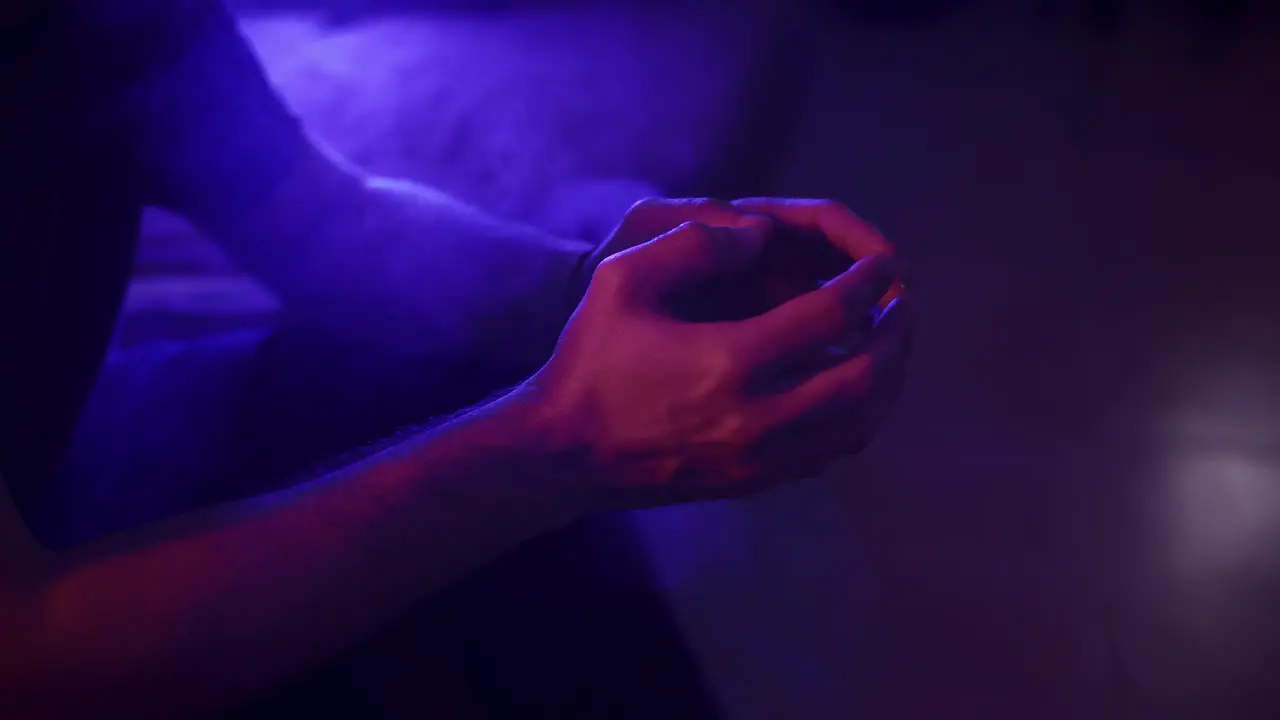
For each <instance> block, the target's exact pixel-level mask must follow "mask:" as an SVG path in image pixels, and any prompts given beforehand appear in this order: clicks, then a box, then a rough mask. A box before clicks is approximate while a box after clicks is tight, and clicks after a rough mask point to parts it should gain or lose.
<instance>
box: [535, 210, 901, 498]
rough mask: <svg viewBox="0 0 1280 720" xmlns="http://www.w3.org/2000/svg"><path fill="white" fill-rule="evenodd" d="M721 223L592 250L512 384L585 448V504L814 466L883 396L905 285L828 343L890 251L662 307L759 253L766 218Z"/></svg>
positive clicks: (847, 439) (854, 436)
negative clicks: (734, 294) (733, 308)
mask: <svg viewBox="0 0 1280 720" xmlns="http://www.w3.org/2000/svg"><path fill="white" fill-rule="evenodd" d="M734 222H738V223H739V225H738V226H736V227H714V226H710V225H708V224H704V223H699V222H688V223H683V224H680V225H679V226H678V227H676V228H675V229H674V230H671V231H670V232H667V233H665V234H662V235H660V236H659V237H657V238H656V239H654V240H652V241H649V242H646V243H643V244H641V245H638V246H636V247H633V248H631V249H629V250H625V251H623V252H621V253H618V254H616V255H613V256H612V257H610V258H609V259H608V260H606V261H605V262H603V263H602V264H601V265H600V267H599V269H598V270H597V272H596V273H595V276H594V278H593V280H592V282H591V285H590V288H589V289H588V291H587V294H586V298H585V299H584V301H583V303H582V304H581V306H580V307H579V308H578V310H577V312H576V313H575V314H574V316H573V318H572V319H571V320H570V322H569V325H568V327H566V329H565V332H564V334H563V335H562V336H561V338H560V343H559V345H558V346H557V348H556V351H555V354H554V356H553V357H552V359H551V361H550V362H549V363H548V364H547V365H546V366H545V367H544V368H543V369H542V370H541V371H540V372H539V373H538V374H537V375H535V376H534V377H533V378H532V379H531V380H530V383H529V385H528V386H527V387H526V389H527V391H528V392H531V393H534V394H535V396H536V397H538V398H539V403H540V404H541V405H542V406H543V408H544V409H545V412H546V415H547V417H549V418H551V423H552V426H553V427H555V428H556V432H557V433H558V434H559V435H560V437H561V438H570V441H569V442H570V445H571V446H573V447H579V448H582V449H584V450H585V451H586V455H587V456H588V457H589V464H590V467H591V472H589V473H587V477H588V478H590V480H589V482H590V485H591V486H590V487H589V488H587V491H588V494H589V495H590V502H591V505H592V506H593V507H601V506H606V507H644V506H653V505H663V504H669V503H674V502H684V501H691V500H704V499H713V498H723V497H732V496H738V495H743V494H747V493H752V492H755V491H759V490H763V489H766V488H770V487H773V486H776V485H778V484H780V483H784V482H786V481H789V480H793V479H798V478H802V477H808V476H812V475H815V474H817V473H819V472H821V471H822V470H824V469H825V468H826V467H827V466H829V465H830V464H831V463H832V462H834V461H835V460H836V459H838V458H840V457H842V456H844V455H848V454H851V453H856V452H858V451H859V450H861V449H862V447H864V446H865V445H866V443H867V442H868V440H869V438H870V436H871V433H872V431H873V430H874V428H875V427H876V426H877V425H878V424H879V422H880V421H881V419H882V418H883V417H884V415H885V414H886V412H887V410H888V408H889V406H890V405H891V404H892V401H893V398H894V396H895V395H896V392H897V388H898V386H899V385H900V383H901V378H902V371H903V365H904V362H905V359H906V356H907V354H908V348H909V345H910V340H911V335H912V326H913V316H914V312H913V309H912V305H911V303H910V301H909V299H908V298H906V297H902V298H899V299H898V300H896V301H895V302H893V303H891V304H890V305H889V306H888V309H887V310H886V311H885V312H884V314H883V315H882V316H881V317H880V319H879V321H878V322H877V324H876V326H875V328H874V331H873V332H872V334H871V336H870V338H869V339H868V341H867V343H866V344H865V345H864V346H863V347H862V348H861V349H860V350H859V351H858V352H857V353H854V354H851V355H846V356H843V357H840V358H838V359H836V360H834V361H833V360H832V359H831V356H830V355H829V353H828V351H827V349H828V348H829V347H830V346H831V345H832V344H834V343H836V342H838V341H839V340H840V339H841V338H843V337H845V336H846V335H847V333H848V332H849V331H850V330H851V329H853V328H854V327H856V325H857V324H858V323H859V321H860V319H861V318H862V317H863V315H864V314H865V313H866V311H867V310H868V309H870V308H872V307H873V306H874V305H875V304H876V302H877V301H878V300H879V299H880V298H881V297H882V296H884V295H885V293H886V292H887V291H888V290H889V288H890V286H891V285H892V284H893V282H894V281H895V279H896V267H895V262H894V261H893V259H892V258H891V257H890V256H889V255H886V254H878V255H871V256H870V257H866V258H864V259H862V260H860V261H859V262H858V263H857V264H855V265H854V266H853V267H852V268H849V269H847V270H845V271H844V272H842V273H840V274H839V275H838V276H836V277H835V278H834V279H833V280H831V281H830V282H828V283H826V284H825V285H823V286H822V287H820V288H817V289H813V290H810V291H809V292H806V293H805V294H802V295H799V296H797V297H793V298H791V299H789V300H787V301H786V302H783V303H782V304H780V305H778V306H777V307H774V308H772V309H770V310H767V311H766V312H764V313H762V314H760V315H758V316H755V317H750V318H746V319H743V320H737V321H733V322H688V321H685V320H682V319H680V318H678V317H675V316H673V315H672V314H671V313H670V312H669V309H668V301H669V300H670V298H671V297H673V296H674V295H676V294H679V293H683V292H687V291H688V290H689V289H690V288H693V287H697V286H698V285H700V284H702V283H706V282H708V281H713V280H715V279H716V278H719V277H723V276H724V275H725V274H732V273H736V272H742V271H743V270H745V269H749V268H751V267H753V266H758V265H759V264H760V263H761V261H762V257H763V255H764V251H765V246H766V235H767V230H765V229H764V228H762V227H760V226H759V225H758V224H757V223H756V221H754V220H750V221H748V220H746V219H737V220H734ZM624 225H626V223H625V222H624ZM886 247H887V244H886ZM854 250H856V251H861V250H862V248H861V247H856V248H854Z"/></svg>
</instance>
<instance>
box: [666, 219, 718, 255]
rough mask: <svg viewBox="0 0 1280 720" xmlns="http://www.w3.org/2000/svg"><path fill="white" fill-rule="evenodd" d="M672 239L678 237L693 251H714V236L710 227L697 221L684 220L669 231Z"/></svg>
mask: <svg viewBox="0 0 1280 720" xmlns="http://www.w3.org/2000/svg"><path fill="white" fill-rule="evenodd" d="M671 235H672V236H673V237H679V238H680V241H681V242H682V243H686V244H688V245H689V247H690V248H692V249H694V250H695V251H700V252H705V251H709V250H714V249H715V241H716V236H715V233H713V232H712V231H711V227H710V226H708V225H706V224H704V223H701V222H698V221H697V220H686V221H685V222H682V223H680V224H679V225H677V226H676V228H675V229H674V230H672V231H671Z"/></svg>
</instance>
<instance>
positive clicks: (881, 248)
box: [732, 198, 896, 260]
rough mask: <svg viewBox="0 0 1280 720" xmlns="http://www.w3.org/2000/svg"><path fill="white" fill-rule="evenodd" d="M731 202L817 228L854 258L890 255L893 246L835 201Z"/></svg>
mask: <svg viewBox="0 0 1280 720" xmlns="http://www.w3.org/2000/svg"><path fill="white" fill-rule="evenodd" d="M732 205H733V206H734V207H735V208H737V209H739V210H742V211H744V212H748V213H754V214H757V215H768V216H769V217H772V218H774V219H776V220H780V221H782V222H784V223H786V224H788V225H794V226H796V227H798V228H801V229H805V230H817V231H819V232H821V233H822V234H823V235H825V236H826V237H827V239H828V240H829V241H830V242H831V243H832V244H833V245H835V246H836V247H838V248H840V249H841V250H843V251H844V252H846V253H848V255H849V257H850V258H852V259H854V260H861V259H862V258H865V257H869V256H871V255H893V254H894V253H895V252H896V251H895V249H894V247H893V245H891V244H889V241H888V240H885V239H884V236H883V235H881V234H880V232H879V231H878V230H876V229H875V228H874V227H872V226H871V225H870V224H868V223H866V222H865V221H863V220H862V219H861V218H859V217H858V216H857V215H855V214H854V213H853V211H852V210H850V209H849V208H847V207H845V206H844V205H842V204H840V203H838V202H835V201H834V200H811V199H799V198H743V199H741V200H735V201H734V202H733V203H732Z"/></svg>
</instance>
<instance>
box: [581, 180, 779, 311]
mask: <svg viewBox="0 0 1280 720" xmlns="http://www.w3.org/2000/svg"><path fill="white" fill-rule="evenodd" d="M687 222H698V223H702V224H704V225H710V226H713V227H740V226H744V225H749V226H752V227H767V226H769V225H770V221H769V220H768V219H767V218H764V217H757V216H752V215H751V214H750V213H747V212H744V211H743V210H740V209H738V208H735V207H733V206H732V205H730V204H729V203H726V202H722V201H720V200H711V199H708V198H687V199H678V200H677V199H668V198H647V199H645V200H641V201H640V202H637V203H636V204H634V205H632V206H631V208H630V209H629V210H627V212H626V214H624V215H623V217H622V222H621V223H619V224H618V226H617V227H616V228H614V230H613V232H611V233H609V237H608V239H606V240H605V241H604V242H603V243H601V244H600V245H599V246H597V247H596V248H595V249H594V250H593V251H592V252H591V253H589V254H588V255H587V256H586V257H584V258H583V260H582V265H581V267H580V268H579V269H578V273H577V277H576V279H575V281H574V287H573V291H572V305H573V307H577V305H578V303H579V302H580V301H581V300H582V296H583V295H584V294H585V293H586V291H587V286H588V285H589V284H590V283H591V278H592V276H593V275H594V274H595V271H596V268H597V267H599V266H600V263H602V262H604V260H605V259H606V258H608V257H609V256H610V255H614V254H617V253H620V252H622V251H623V250H627V249H629V248H633V247H635V246H637V245H640V244H642V243H646V242H648V241H650V240H652V239H654V238H655V237H657V236H659V235H662V234H663V233H667V232H670V231H671V230H672V229H674V228H676V227H677V226H679V225H680V224H682V223H687Z"/></svg>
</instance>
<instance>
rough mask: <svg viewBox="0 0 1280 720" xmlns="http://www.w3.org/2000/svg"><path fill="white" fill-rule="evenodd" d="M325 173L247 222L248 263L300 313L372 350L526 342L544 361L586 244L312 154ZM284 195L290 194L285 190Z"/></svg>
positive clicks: (455, 349) (569, 302)
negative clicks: (372, 345) (366, 343)
mask: <svg viewBox="0 0 1280 720" xmlns="http://www.w3.org/2000/svg"><path fill="white" fill-rule="evenodd" d="M311 163H312V164H313V165H315V166H316V167H313V168H310V169H308V168H306V167H304V168H302V169H300V170H299V174H300V175H302V176H307V177H311V178H322V180H314V179H313V180H310V181H307V182H301V181H299V182H294V183H288V185H289V186H290V187H291V188H298V189H305V194H304V195H303V196H298V197H292V198H288V197H284V198H278V199H276V201H275V202H274V203H272V205H273V207H274V208H276V209H275V210H273V211H270V212H268V213H267V215H269V216H271V215H274V217H266V218H263V217H258V218H255V222H253V223H251V224H250V226H249V227H248V228H241V229H231V230H229V231H224V232H223V234H224V235H226V234H233V235H234V234H239V235H244V234H246V233H252V234H254V235H256V236H259V237H257V238H256V240H249V239H246V238H243V237H241V238H238V239H234V240H233V242H232V245H233V246H237V247H241V248H252V250H251V251H250V253H249V254H250V258H249V260H250V262H249V264H250V265H251V269H253V270H254V271H255V272H256V274H258V275H259V276H261V277H263V279H265V280H266V281H267V282H268V284H269V285H271V286H272V288H273V289H275V290H276V291H277V292H278V293H279V294H280V295H281V296H282V298H283V299H284V300H285V303H286V306H287V307H288V308H289V309H290V310H291V311H293V312H294V313H296V314H298V315H300V316H302V317H303V318H305V319H306V320H307V321H308V322H310V323H313V324H318V325H320V326H321V327H322V328H323V329H326V330H331V331H334V332H336V333H337V334H339V335H341V336H343V337H347V338H352V339H357V340H367V341H371V342H374V343H376V344H377V345H379V347H380V348H383V349H389V350H393V351H398V352H405V353H409V354H418V355H421V354H427V355H431V356H434V357H436V358H441V359H449V360H456V359H459V358H464V357H466V358H471V357H475V356H476V355H478V354H489V353H493V352H494V351H495V350H497V349H498V348H499V347H501V348H503V349H505V350H506V351H508V352H522V351H527V352H528V353H530V354H532V355H536V356H538V359H539V360H541V359H544V358H545V355H546V353H547V352H548V351H549V350H550V348H551V347H552V346H553V345H554V342H555V340H556V338H557V337H558V335H559V333H560V330H561V329H562V327H563V325H564V323H565V321H566V320H567V319H568V315H569V313H570V312H571V310H572V308H573V306H574V305H575V304H576V298H574V297H573V291H574V286H575V284H581V283H580V281H581V280H582V278H580V277H578V276H577V274H576V273H577V271H578V268H579V267H580V266H581V264H582V261H583V259H584V258H585V256H586V255H587V254H588V253H589V252H590V251H591V250H592V249H593V248H592V246H591V245H590V244H588V243H584V242H581V241H576V240H564V239H560V238H555V237H551V236H549V235H546V234H544V233H542V232H541V231H538V230H536V229H534V228H531V227H527V226H523V225H519V224H516V223H508V222H504V221H500V220H497V219H495V218H492V217H490V216H487V215H485V214H484V213H481V212H479V211H478V210H476V209H474V208H471V207H469V206H467V205H465V204H463V203H461V202H458V201H456V200H454V199H452V198H450V197H448V196H446V195H444V194H442V193H438V192H436V191H433V190H430V189H428V188H424V187H422V186H419V185H415V184H413V183H409V182H403V181H395V180H388V179H383V178H369V177H364V176H362V175H361V174H360V173H359V172H358V171H355V170H354V169H351V168H347V167H344V166H341V165H339V167H340V168H341V172H335V171H334V163H340V161H338V160H335V159H333V158H328V157H324V156H317V157H315V158H313V159H312V161H311ZM289 192H294V190H290V191H289Z"/></svg>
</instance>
